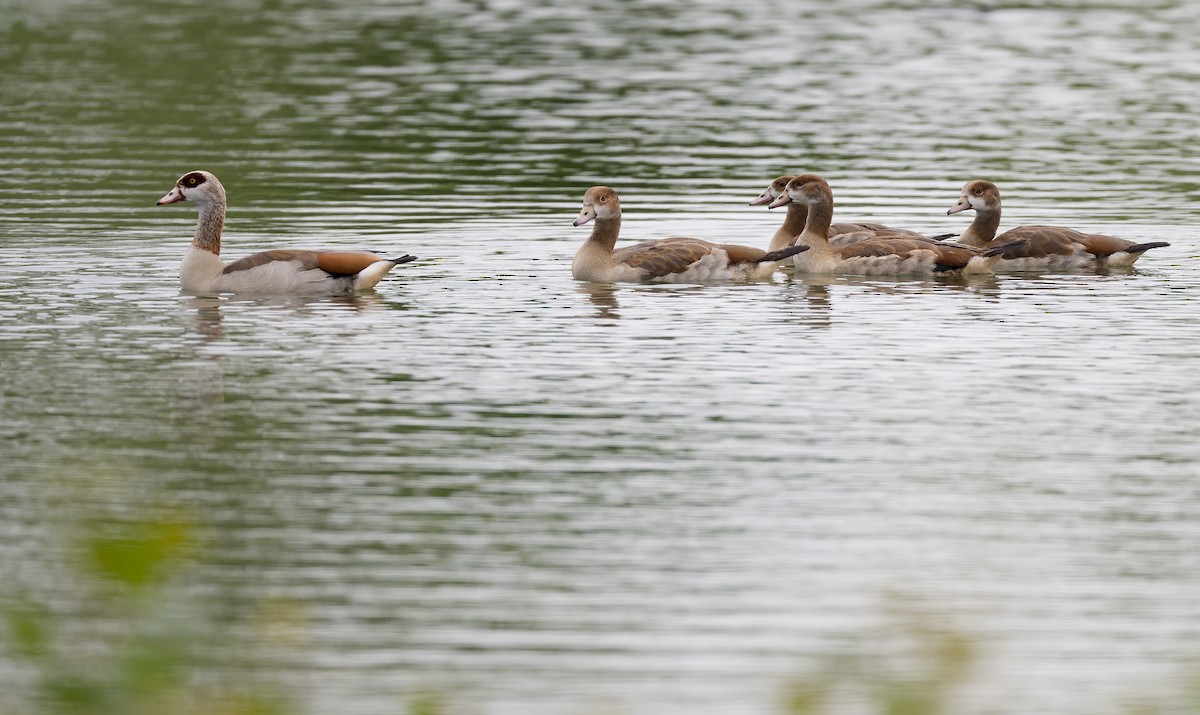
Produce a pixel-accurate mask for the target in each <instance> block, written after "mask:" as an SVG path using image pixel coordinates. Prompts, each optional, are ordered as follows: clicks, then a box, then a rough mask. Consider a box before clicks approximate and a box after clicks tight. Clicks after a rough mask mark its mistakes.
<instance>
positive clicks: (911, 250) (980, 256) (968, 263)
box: [770, 174, 999, 275]
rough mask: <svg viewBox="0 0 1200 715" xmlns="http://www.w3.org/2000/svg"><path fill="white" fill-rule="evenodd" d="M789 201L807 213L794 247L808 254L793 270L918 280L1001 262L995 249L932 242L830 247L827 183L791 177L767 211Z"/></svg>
mask: <svg viewBox="0 0 1200 715" xmlns="http://www.w3.org/2000/svg"><path fill="white" fill-rule="evenodd" d="M790 202H795V203H799V204H804V205H805V206H806V207H807V208H808V220H807V221H806V222H805V224H804V230H803V231H802V232H801V233H800V235H799V236H798V237H797V238H796V244H797V245H800V246H808V247H809V249H810V250H808V251H806V252H804V253H801V254H799V255H797V256H796V257H795V258H793V259H792V260H793V262H794V263H795V266H796V270H797V271H803V272H806V273H857V274H861V275H922V274H930V273H941V272H946V271H960V272H962V273H988V272H990V271H991V266H992V264H994V263H995V262H996V261H998V260H999V256H998V254H996V255H994V253H995V251H997V249H990V250H981V249H977V248H971V247H967V246H956V245H953V244H945V243H939V242H937V241H935V240H933V239H931V238H913V237H903V236H898V237H891V238H880V237H863V238H860V239H859V240H857V241H856V242H854V243H851V244H848V245H842V246H837V245H834V244H833V243H831V242H830V238H829V226H830V223H831V222H832V220H833V191H832V190H831V189H830V188H829V184H828V183H827V182H826V181H825V179H823V178H821V177H820V176H817V175H816V174H803V175H801V176H797V177H795V178H793V179H792V180H791V181H789V182H788V184H787V187H786V188H785V190H784V193H783V194H782V195H781V196H779V198H777V199H775V200H774V201H772V202H771V204H770V207H771V208H775V207H777V206H784V205H786V204H788V203H790ZM850 235H852V234H850Z"/></svg>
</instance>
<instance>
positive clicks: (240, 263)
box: [225, 250, 319, 273]
mask: <svg viewBox="0 0 1200 715" xmlns="http://www.w3.org/2000/svg"><path fill="white" fill-rule="evenodd" d="M274 261H299V262H300V265H302V266H304V268H306V269H309V268H318V267H319V264H318V262H317V252H316V251H297V250H274V251H263V252H262V253H255V254H254V255H252V256H246V257H245V258H239V259H238V260H236V261H234V262H233V263H230V264H229V265H228V266H225V272H226V273H237V272H238V271H248V270H250V269H251V268H257V267H259V266H262V265H266V264H268V263H272V262H274Z"/></svg>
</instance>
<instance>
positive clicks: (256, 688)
mask: <svg viewBox="0 0 1200 715" xmlns="http://www.w3.org/2000/svg"><path fill="white" fill-rule="evenodd" d="M72 542H73V543H70V544H69V545H68V549H67V553H68V555H69V556H68V561H69V562H70V564H71V565H70V566H69V567H68V569H67V570H66V571H65V572H64V573H65V574H66V575H65V576H64V577H63V578H65V579H66V580H67V581H68V582H69V583H66V584H62V583H59V584H53V586H51V585H50V584H45V585H44V586H43V587H40V588H38V589H36V590H35V589H31V588H30V587H25V588H24V589H22V590H20V591H18V592H16V593H14V592H12V591H11V590H10V589H9V588H8V587H6V588H5V589H4V591H3V592H0V603H5V604H7V605H6V607H5V609H4V616H5V619H4V620H5V628H4V631H5V636H6V637H5V638H4V640H3V642H2V643H0V646H3V651H5V652H7V653H8V654H9V655H10V656H11V658H9V659H8V660H9V663H8V664H7V665H6V666H5V667H6V669H8V670H11V671H13V672H10V673H7V674H5V675H6V676H8V677H11V678H13V679H15V680H16V683H15V687H9V688H5V691H4V693H3V694H2V695H0V708H2V709H3V712H5V713H13V714H14V715H38V714H41V713H54V714H55V715H73V714H80V715H82V714H87V715H107V714H109V713H111V714H112V715H140V714H142V713H145V714H146V715H150V714H152V713H153V714H158V713H173V714H178V715H189V714H191V713H196V714H197V715H199V714H201V713H204V714H206V715H284V714H285V713H289V712H292V711H293V708H292V707H291V704H290V702H289V700H288V699H287V698H286V697H284V696H283V695H282V693H281V692H280V689H279V688H278V687H277V686H275V685H273V684H271V683H269V682H262V681H260V680H259V679H258V678H256V677H255V676H254V675H253V674H251V673H247V672H246V671H245V670H241V669H239V668H238V667H237V665H238V664H239V661H241V660H243V659H245V658H246V650H245V649H246V644H244V643H239V642H238V639H237V636H236V634H232V633H230V632H229V629H227V628H221V627H219V626H218V624H217V621H216V619H215V617H214V616H213V615H212V614H211V613H208V612H207V611H206V609H205V608H204V606H203V605H202V604H200V603H199V602H198V599H197V598H196V597H194V596H192V595H190V594H188V593H186V592H185V591H184V590H183V589H182V587H181V584H182V583H183V582H185V581H186V577H187V575H188V571H189V570H190V568H191V566H192V558H193V555H194V553H195V551H196V550H197V548H198V546H199V545H198V541H197V536H196V530H195V529H194V528H193V526H192V525H191V524H189V523H188V522H187V521H185V520H182V519H158V520H148V521H142V522H133V523H129V522H125V523H111V522H110V523H104V522H97V523H92V524H90V525H88V526H87V527H86V528H84V529H83V532H82V535H81V536H78V537H76V538H75V539H73V540H72ZM63 586H66V587H65V588H63ZM43 590H44V591H45V592H44V593H43V592H42V591H43ZM52 594H53V596H52ZM243 665H245V663H243Z"/></svg>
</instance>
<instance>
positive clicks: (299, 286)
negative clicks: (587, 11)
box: [158, 171, 416, 294]
mask: <svg viewBox="0 0 1200 715" xmlns="http://www.w3.org/2000/svg"><path fill="white" fill-rule="evenodd" d="M179 201H191V202H193V203H195V204H196V205H197V206H198V207H199V209H200V217H199V219H198V220H197V222H196V233H195V235H194V236H193V238H192V245H191V246H190V247H189V248H188V250H187V253H185V254H184V256H183V263H181V264H180V266H179V283H180V285H181V286H182V287H183V290H184V292H186V293H221V292H233V293H310V294H315V293H349V292H352V291H359V290H367V289H369V288H373V287H374V286H375V284H376V283H378V282H379V280H380V279H381V278H383V276H384V274H386V273H387V272H388V271H390V270H391V269H392V267H393V266H396V265H398V264H400V263H408V262H409V261H415V260H416V256H408V255H405V256H400V257H399V258H383V257H381V256H379V255H377V254H375V253H369V252H367V251H331V250H313V251H308V250H295V249H276V250H271V251H263V252H262V253H256V254H254V255H252V256H246V257H245V258H241V259H239V260H236V261H234V262H233V263H225V261H223V260H221V230H222V229H223V228H224V226H225V207H226V203H225V187H224V186H222V185H221V182H220V181H218V180H217V177H215V176H213V175H212V174H210V173H209V172H207V171H189V172H188V173H186V174H184V175H183V176H181V177H179V181H176V182H175V186H174V188H172V189H171V190H170V191H169V192H167V194H166V196H163V197H162V198H161V199H159V200H158V205H159V206H165V205H167V204H173V203H177V202H179Z"/></svg>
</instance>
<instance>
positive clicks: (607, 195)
mask: <svg viewBox="0 0 1200 715" xmlns="http://www.w3.org/2000/svg"><path fill="white" fill-rule="evenodd" d="M620 215H621V200H620V199H619V198H617V192H615V191H613V190H612V189H610V188H608V187H607V186H593V187H592V188H590V189H588V190H587V191H586V192H584V194H583V208H581V209H579V218H577V219H575V222H574V223H573V224H572V225H573V226H582V225H583V224H585V223H587V222H588V221H591V220H592V219H596V218H598V219H601V220H603V219H611V218H617V217H618V216H620Z"/></svg>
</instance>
